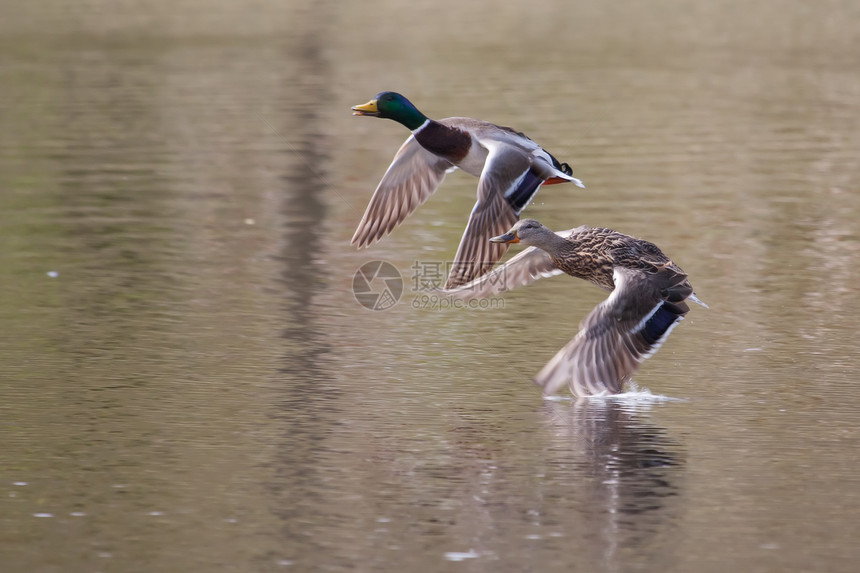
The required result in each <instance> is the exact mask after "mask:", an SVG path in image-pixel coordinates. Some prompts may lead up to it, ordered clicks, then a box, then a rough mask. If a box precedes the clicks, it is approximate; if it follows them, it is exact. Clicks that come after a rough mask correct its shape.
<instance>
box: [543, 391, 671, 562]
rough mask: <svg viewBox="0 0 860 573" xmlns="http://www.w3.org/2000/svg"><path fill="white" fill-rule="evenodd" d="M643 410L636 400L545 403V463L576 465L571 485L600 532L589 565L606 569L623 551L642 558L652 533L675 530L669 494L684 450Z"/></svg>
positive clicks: (619, 559)
mask: <svg viewBox="0 0 860 573" xmlns="http://www.w3.org/2000/svg"><path fill="white" fill-rule="evenodd" d="M629 396H630V395H628V397H629ZM648 410H650V402H642V401H638V400H637V399H636V398H632V401H627V400H625V401H617V400H603V399H579V400H574V401H573V402H572V403H570V404H566V403H563V402H546V403H545V404H544V414H545V416H546V418H547V430H548V431H550V432H551V435H552V440H553V444H554V445H553V450H552V454H553V455H552V457H550V458H549V459H548V461H549V462H550V463H554V464H558V465H563V464H565V463H569V464H572V465H573V466H574V467H576V468H577V469H578V471H577V472H576V474H574V476H573V477H574V478H575V483H571V484H569V487H570V488H571V492H572V495H574V496H575V497H576V498H578V499H579V503H580V504H581V505H582V507H581V509H580V511H583V512H584V513H586V514H588V515H589V523H590V529H591V531H592V535H597V536H598V537H599V543H597V544H596V545H594V548H592V549H591V552H594V553H596V555H594V556H592V557H593V559H594V562H595V563H600V562H601V560H602V561H603V565H604V566H605V569H604V570H607V571H615V570H619V569H621V568H623V565H624V559H625V554H626V553H627V552H634V553H636V554H638V555H639V558H640V559H641V558H642V554H643V552H648V551H654V548H653V546H652V545H653V544H654V543H655V538H656V537H657V536H658V534H662V535H667V534H668V535H671V531H672V530H674V529H675V528H677V523H678V516H677V515H676V513H677V508H676V507H675V506H674V505H673V500H672V498H673V497H675V496H677V495H679V494H680V492H679V489H680V485H679V481H681V478H682V476H683V469H684V462H685V459H684V454H683V450H682V448H680V446H679V444H677V443H676V442H675V441H674V440H672V439H671V438H669V437H668V436H667V435H666V434H667V433H666V430H665V429H663V428H659V427H657V426H655V425H653V424H652V423H651V422H650V421H649V418H648V414H647V411H648ZM574 492H575V493H574ZM595 549H596V550H595ZM652 557H659V556H658V555H655V556H652Z"/></svg>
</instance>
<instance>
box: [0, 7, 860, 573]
mask: <svg viewBox="0 0 860 573" xmlns="http://www.w3.org/2000/svg"><path fill="white" fill-rule="evenodd" d="M858 69H860V12H858V8H857V7H856V6H855V4H854V3H852V2H847V1H845V2H840V1H838V0H834V1H831V2H824V3H818V4H816V5H815V6H811V5H807V3H804V2H799V1H798V2H776V1H769V0H756V1H755V2H734V1H731V2H723V3H719V4H718V5H716V4H713V5H712V4H708V5H701V6H689V5H688V4H687V3H683V2H676V1H672V0H661V1H658V2H651V3H648V4H647V5H644V4H640V3H637V2H621V3H617V2H616V3H613V4H612V5H606V6H604V5H602V4H594V3H588V2H573V3H570V2H559V3H556V2H550V1H537V2H529V3H528V4H527V5H526V4H523V3H520V4H517V3H514V4H506V5H504V6H499V5H497V4H492V5H491V4H488V3H484V2H478V3H471V4H468V5H460V4H456V3H442V4H440V3H438V2H417V3H415V2H413V3H409V4H402V3H399V2H385V1H380V2H371V3H362V4H360V5H358V4H356V5H355V6H345V5H340V4H335V3H325V2H314V3H304V2H290V3H286V4H285V3H282V2H269V1H266V0H262V1H256V2H238V3H216V4H212V3H209V2H203V1H193V0H186V1H181V2H172V3H165V2H158V1H156V2H151V3H148V4H147V5H146V6H143V5H137V4H134V3H107V2H100V1H97V2H90V3H88V4H86V5H83V6H76V7H74V8H72V7H71V6H66V4H64V3H60V2H47V3H46V2H41V3H34V4H32V5H27V6H23V5H21V6H15V7H12V6H5V7H3V8H0V101H2V104H0V120H2V126H3V129H2V130H0V229H2V232H0V268H2V275H0V323H2V325H3V326H2V329H0V350H2V354H3V360H2V363H0V392H2V401H0V420H2V426H0V428H2V435H3V444H4V447H3V448H2V453H0V500H2V502H0V509H2V510H0V555H2V562H3V564H4V565H3V570H4V571H21V572H24V571H27V572H31V571H40V572H41V571H45V572H49V571H63V572H77V571H81V572H84V571H87V572H89V571H119V572H135V571H183V572H189V571H195V572H196V571H201V572H202V571H280V570H296V571H310V570H321V571H345V570H358V571H403V570H416V571H446V570H451V571H459V570H464V571H466V570H468V571H512V572H513V571H554V570H565V571H600V570H605V571H632V570H646V571H652V570H662V571H714V572H717V571H726V570H731V569H737V570H743V571H750V572H757V571H781V570H792V571H851V570H853V569H854V567H855V563H856V561H857V559H858V558H860V552H858V550H857V549H856V548H855V546H856V542H855V539H856V537H857V533H858V528H857V518H856V516H857V515H858V511H860V496H858V491H860V487H858V486H860V483H859V482H858V478H857V475H858V474H860V461H858V457H857V454H856V452H857V451H858V446H860V439H858V432H857V427H858V421H860V408H858V406H857V405H856V403H855V400H853V398H854V397H855V395H856V383H857V376H858V371H860V353H858V351H857V346H856V343H855V340H854V339H855V333H856V325H857V320H856V316H857V315H858V314H860V303H858V300H860V299H858V296H857V286H856V285H857V283H858V279H860V276H858V271H857V269H858V265H859V264H860V234H858V225H857V221H858V219H860V199H858V196H860V195H858V181H860V164H858V162H857V157H858V156H860V103H858V102H860V75H858V73H857V70H858ZM382 89H395V90H398V91H402V92H403V93H405V94H407V95H408V96H409V97H410V98H412V99H413V101H415V102H416V103H417V104H418V105H419V106H420V107H421V108H422V109H423V110H424V111H425V112H426V113H428V114H429V115H431V116H434V117H444V116H449V115H466V116H473V117H479V118H482V119H487V120H491V121H495V122H497V123H500V124H503V125H512V126H515V127H516V128H517V129H520V130H522V131H525V132H526V133H528V134H529V135H530V136H531V137H533V138H534V139H535V140H537V141H539V142H540V143H541V144H543V145H544V146H545V147H546V148H547V149H548V150H550V151H551V152H552V153H553V154H554V155H556V156H557V157H559V158H560V159H561V160H563V161H569V162H570V163H571V164H573V165H574V168H575V173H576V175H577V176H578V177H581V178H582V179H583V180H584V181H585V183H586V184H587V186H588V188H587V189H586V190H579V189H577V188H574V187H573V186H563V185H559V186H553V187H550V188H547V189H544V190H542V191H541V193H540V194H539V195H538V197H537V200H536V201H535V202H534V203H533V204H532V206H531V207H529V209H528V211H527V213H528V215H529V216H532V217H534V218H537V219H539V220H541V221H542V222H544V223H546V224H548V225H549V226H551V227H553V228H558V229H564V228H570V227H574V226H577V225H580V224H589V225H600V226H609V227H612V228H615V229H618V230H620V231H623V232H626V233H629V234H632V235H636V236H640V237H643V238H647V239H649V240H651V241H653V242H655V243H657V244H658V245H660V246H661V248H663V250H664V251H666V252H667V253H668V254H669V255H670V256H671V257H672V258H673V260H675V261H676V262H677V263H678V264H680V265H681V266H682V267H683V268H684V269H685V270H686V271H687V272H688V273H689V274H690V277H691V280H692V282H693V284H694V285H695V287H696V291H697V293H698V294H699V295H700V296H701V298H703V299H704V300H705V301H707V302H708V303H709V304H710V306H711V308H710V310H705V309H702V308H694V309H693V310H692V312H691V313H690V314H689V315H688V319H687V320H685V321H684V322H683V323H682V324H681V325H680V326H679V327H678V328H677V329H676V330H675V331H674V333H673V334H672V337H671V338H670V339H669V340H668V342H667V343H666V344H665V346H664V347H663V348H662V349H661V350H660V352H659V353H658V354H657V355H656V356H655V357H654V358H653V359H651V360H649V361H648V362H646V363H645V364H644V365H643V368H642V369H641V371H640V372H639V373H638V375H637V376H636V382H637V384H638V386H639V387H640V388H641V389H644V390H643V391H642V392H640V393H638V394H634V395H633V396H628V397H627V398H625V399H620V400H609V401H607V400H585V401H573V400H560V401H543V400H541V398H540V395H539V392H538V389H537V388H536V387H534V386H533V385H532V384H531V382H530V377H531V376H532V375H533V374H534V373H535V372H537V371H538V370H539V369H540V368H541V366H542V365H543V364H544V363H545V362H546V361H547V360H548V359H549V358H550V357H551V356H552V355H553V354H554V353H555V352H556V350H557V349H558V348H560V347H561V346H562V345H563V344H565V343H566V342H567V341H568V340H569V339H570V338H571V337H572V336H573V334H574V333H575V331H576V328H577V324H578V323H579V321H580V320H581V319H582V317H584V316H585V315H586V313H587V312H588V311H589V310H590V309H591V308H593V307H594V305H595V304H597V303H598V302H599V301H600V300H601V299H602V297H603V296H604V294H603V293H602V292H601V291H599V290H598V289H595V288H594V287H591V286H590V285H588V284H585V283H583V282H581V281H579V282H578V281H575V280H573V279H571V278H569V277H557V278H554V279H550V280H546V281H542V282H541V283H540V284H536V285H533V286H531V287H529V288H525V289H521V290H520V291H517V292H513V293H510V294H509V295H507V296H505V297H504V299H503V308H494V309H492V310H465V309H447V310H438V309H418V310H416V309H415V308H413V305H412V302H413V301H414V300H417V299H416V296H420V295H421V294H422V293H421V292H416V291H415V290H414V289H415V283H414V282H413V281H414V280H415V276H414V271H413V267H414V266H415V265H416V264H417V265H418V268H422V269H425V271H426V270H427V269H430V268H433V267H432V265H435V264H441V265H444V264H445V262H446V261H447V260H449V259H450V257H451V256H452V254H453V252H454V249H455V246H456V244H457V241H458V240H459V237H460V234H461V233H462V229H463V225H464V222H465V219H466V216H467V214H468V212H469V210H470V209H471V206H472V203H473V202H474V193H475V188H476V180H475V179H474V178H471V177H470V176H468V175H466V174H464V173H455V174H452V175H450V176H449V177H448V178H447V179H446V182H445V184H444V187H443V188H442V189H441V190H440V192H439V193H438V194H437V195H436V196H434V197H433V198H432V199H431V200H430V201H428V203H427V204H425V205H424V206H423V207H422V208H421V209H420V210H419V211H418V212H416V213H415V214H414V215H413V216H412V217H411V218H409V219H408V220H407V222H406V223H405V224H404V225H403V226H402V227H400V228H398V229H397V230H396V231H395V232H394V233H393V234H392V235H391V236H390V237H388V238H387V239H386V240H384V241H383V242H381V243H379V244H377V245H374V246H373V247H372V248H371V249H369V250H365V251H361V252H357V251H355V250H354V249H352V248H351V247H350V246H349V239H350V237H351V236H352V233H353V231H354V229H355V226H356V224H357V222H358V220H359V219H360V216H361V214H362V212H363V209H364V207H365V205H366V203H367V201H368V199H369V197H370V195H371V193H372V191H373V189H374V187H375V185H376V183H377V182H378V180H379V178H380V177H381V175H382V173H383V172H384V170H385V168H386V166H387V165H388V163H389V161H390V160H391V157H392V156H393V154H394V152H395V150H396V149H397V147H398V146H399V145H400V143H401V142H402V141H403V139H405V137H406V135H407V133H406V131H405V130H404V129H403V128H402V127H401V126H398V125H396V124H394V123H393V122H383V121H379V120H374V119H368V118H355V117H352V116H351V115H350V114H349V107H350V106H351V105H354V104H357V103H362V102H364V101H367V99H369V98H370V97H371V96H372V95H374V94H375V93H377V92H378V91H380V90H382ZM370 260H385V261H388V262H390V263H391V264H393V265H394V266H396V267H397V268H398V269H399V270H400V272H401V273H402V274H403V279H404V287H405V292H404V295H403V298H402V299H401V300H400V301H399V302H398V303H397V304H396V305H395V306H394V307H393V308H391V309H390V310H386V311H377V312H372V311H368V310H366V309H364V308H363V307H361V306H360V305H359V304H358V303H357V302H356V301H355V299H354V297H353V293H352V290H351V289H352V284H353V275H354V273H355V271H356V269H357V268H358V267H359V266H360V265H362V264H363V263H365V262H367V261H370ZM647 393H650V394H651V398H648V395H647ZM667 398H669V399H667Z"/></svg>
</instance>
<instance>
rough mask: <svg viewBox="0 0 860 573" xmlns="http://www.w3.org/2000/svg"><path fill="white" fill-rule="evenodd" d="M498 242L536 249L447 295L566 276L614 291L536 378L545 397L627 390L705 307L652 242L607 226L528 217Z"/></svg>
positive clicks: (480, 293) (485, 292)
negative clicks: (552, 226)
mask: <svg viewBox="0 0 860 573" xmlns="http://www.w3.org/2000/svg"><path fill="white" fill-rule="evenodd" d="M493 241H494V242H503V243H512V242H522V243H523V244H525V245H528V246H529V248H528V249H526V250H525V251H523V252H522V253H520V254H518V255H517V256H515V257H513V258H512V259H511V260H510V261H508V262H507V263H505V264H503V265H501V266H499V267H497V268H495V269H494V270H493V271H491V272H489V273H487V274H486V275H484V276H482V277H480V278H478V279H475V280H474V281H472V282H470V283H468V284H466V285H463V286H461V287H459V288H456V289H451V290H448V291H446V292H447V293H448V294H449V295H450V296H452V297H456V298H484V297H487V296H490V295H493V294H498V293H500V292H503V291H506V290H510V289H512V288H515V287H518V286H523V285H526V284H529V283H531V282H533V281H535V280H537V279H539V278H542V277H547V276H553V275H557V274H561V273H567V274H569V275H571V276H574V277H577V278H581V279H584V280H587V281H588V282H590V283H592V284H595V285H597V286H599V287H601V288H603V289H605V290H608V291H610V292H611V293H612V294H610V295H609V298H607V299H606V300H605V301H603V302H602V303H600V304H599V305H598V306H597V307H596V308H595V309H594V310H593V311H592V312H591V313H590V314H589V315H588V316H587V317H586V318H585V319H584V320H583V321H582V322H581V323H580V325H579V332H578V333H577V335H576V336H575V337H574V338H573V340H572V341H571V342H570V343H568V344H567V345H566V346H565V347H564V348H562V349H561V350H560V351H559V352H558V353H557V354H556V355H555V357H554V358H553V359H552V360H550V361H549V363H547V365H546V366H545V367H544V368H543V369H542V370H541V372H540V373H539V374H538V375H537V376H536V377H535V382H536V383H537V384H538V385H540V386H541V387H543V390H544V394H553V393H555V392H557V391H558V390H559V389H560V388H561V387H562V386H564V385H565V384H567V385H568V386H569V387H570V390H571V392H573V393H574V394H575V395H578V396H584V395H592V394H604V393H609V394H615V393H618V392H620V391H621V390H622V388H623V385H624V383H625V382H627V381H628V380H630V378H631V377H632V375H633V373H634V372H635V371H636V370H637V368H638V367H639V363H640V362H642V361H643V360H644V359H645V358H648V357H649V356H651V355H652V354H653V353H654V352H656V351H657V349H658V348H659V347H660V345H661V344H662V343H663V341H664V340H665V339H666V337H667V336H668V335H669V333H670V332H671V331H672V329H673V328H674V327H675V326H676V325H677V324H678V323H679V322H680V321H681V320H682V319H683V318H684V315H685V314H687V313H688V312H689V310H690V308H689V306H687V303H686V302H685V301H686V300H693V301H695V302H698V303H700V304H703V305H704V303H702V302H701V301H699V299H698V298H697V297H696V296H695V294H694V293H693V287H692V286H691V285H690V282H689V281H688V280H687V275H686V273H684V271H683V270H682V269H681V268H680V267H679V266H678V265H676V264H675V263H673V262H672V261H671V260H670V259H669V257H667V256H666V255H665V254H663V252H662V251H661V250H660V249H659V248H658V247H657V246H656V245H654V244H653V243H650V242H648V241H644V240H642V239H637V238H635V237H631V236H629V235H624V234H622V233H618V232H616V231H613V230H611V229H604V228H601V227H595V228H590V227H586V226H582V227H577V228H576V229H572V230H570V231H563V232H560V233H553V232H552V231H550V230H549V229H547V228H546V227H544V226H543V225H541V224H540V223H538V222H537V221H534V220H532V219H523V220H522V221H519V222H517V223H516V224H515V225H514V226H513V227H512V228H511V230H510V231H508V233H506V234H504V235H501V236H499V237H495V238H493Z"/></svg>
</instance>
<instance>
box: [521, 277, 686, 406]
mask: <svg viewBox="0 0 860 573" xmlns="http://www.w3.org/2000/svg"><path fill="white" fill-rule="evenodd" d="M676 269H677V267H675V268H669V267H668V266H667V267H665V268H663V269H661V270H659V271H657V272H656V273H646V272H645V271H642V270H634V269H629V268H623V267H616V268H615V270H614V273H613V280H614V282H615V290H613V291H612V294H610V295H609V298H607V299H606V300H605V301H603V302H602V303H600V304H599V305H598V306H597V307H596V308H595V309H594V310H593V311H591V313H590V314H589V315H588V316H587V317H586V318H585V320H583V321H582V323H581V324H580V325H579V333H578V334H577V335H576V336H575V337H574V339H573V340H571V341H570V342H569V343H568V344H567V345H566V346H565V347H564V348H562V349H561V350H560V351H559V352H558V354H556V355H555V356H554V357H553V359H552V360H550V361H549V363H547V365H546V366H544V368H543V369H542V370H541V371H540V373H538V375H537V376H536V377H535V382H536V383H537V384H538V385H539V386H541V387H543V393H544V395H549V394H554V393H555V392H557V391H558V390H560V389H561V388H563V387H564V386H565V385H569V386H570V391H571V392H572V393H573V394H574V395H576V396H588V395H593V394H602V393H605V394H616V393H618V392H620V391H621V388H622V386H623V385H624V383H625V382H627V381H628V380H630V378H631V376H633V373H634V372H636V369H637V368H638V367H639V363H640V362H642V361H643V360H645V359H646V358H648V357H649V356H651V355H652V354H654V353H655V352H656V351H657V349H658V348H660V345H662V344H663V341H665V340H666V337H667V336H668V335H669V333H670V332H671V331H672V329H673V328H674V327H675V325H677V324H678V323H679V322H680V321H681V320H682V319H683V318H684V315H685V314H686V313H687V312H688V311H689V310H690V309H689V307H688V306H687V304H686V303H685V302H684V299H686V298H687V297H688V296H690V295H691V294H692V292H693V289H692V287H690V284H689V283H688V282H687V277H686V275H684V274H683V273H679V272H677V270H676ZM678 270H679V269H678Z"/></svg>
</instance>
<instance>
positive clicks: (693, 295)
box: [687, 293, 711, 308]
mask: <svg viewBox="0 0 860 573" xmlns="http://www.w3.org/2000/svg"><path fill="white" fill-rule="evenodd" d="M687 298H688V299H689V300H691V301H693V302H695V303H696V304H700V305H702V306H704V307H705V308H711V307H709V306H708V305H707V304H705V302H704V301H702V300H699V297H697V296H696V293H692V294H691V295H690V296H689V297H687Z"/></svg>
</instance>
